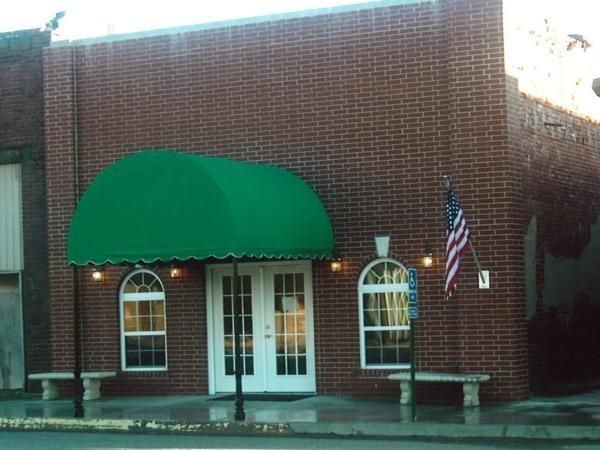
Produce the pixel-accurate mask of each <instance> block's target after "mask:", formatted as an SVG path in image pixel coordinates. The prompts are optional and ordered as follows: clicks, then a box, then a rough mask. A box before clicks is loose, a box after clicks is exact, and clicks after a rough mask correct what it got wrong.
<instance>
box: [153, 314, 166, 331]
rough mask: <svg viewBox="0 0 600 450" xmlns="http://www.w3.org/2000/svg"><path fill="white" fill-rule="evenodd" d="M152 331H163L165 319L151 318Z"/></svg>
mask: <svg viewBox="0 0 600 450" xmlns="http://www.w3.org/2000/svg"><path fill="white" fill-rule="evenodd" d="M152 331H165V318H164V317H153V318H152Z"/></svg>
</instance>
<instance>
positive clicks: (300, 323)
mask: <svg viewBox="0 0 600 450" xmlns="http://www.w3.org/2000/svg"><path fill="white" fill-rule="evenodd" d="M273 286H274V291H275V292H274V294H275V295H274V302H275V304H274V305H273V306H274V309H275V352H276V355H275V359H276V366H277V375H306V373H307V372H306V320H305V319H306V317H305V310H304V274H303V273H287V274H275V275H274V280H273Z"/></svg>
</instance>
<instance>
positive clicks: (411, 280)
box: [408, 267, 418, 292]
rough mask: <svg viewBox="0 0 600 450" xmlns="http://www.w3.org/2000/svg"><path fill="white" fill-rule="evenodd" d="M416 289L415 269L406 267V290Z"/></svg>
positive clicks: (413, 290) (412, 290)
mask: <svg viewBox="0 0 600 450" xmlns="http://www.w3.org/2000/svg"><path fill="white" fill-rule="evenodd" d="M417 289H418V284H417V269H415V268H414V267H411V268H410V269H408V290H409V292H416V291H417Z"/></svg>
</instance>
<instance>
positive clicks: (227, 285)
mask: <svg viewBox="0 0 600 450" xmlns="http://www.w3.org/2000/svg"><path fill="white" fill-rule="evenodd" d="M223 295H231V277H223Z"/></svg>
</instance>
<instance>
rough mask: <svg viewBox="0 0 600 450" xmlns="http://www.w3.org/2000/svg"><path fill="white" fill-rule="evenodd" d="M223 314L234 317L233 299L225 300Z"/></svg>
mask: <svg viewBox="0 0 600 450" xmlns="http://www.w3.org/2000/svg"><path fill="white" fill-rule="evenodd" d="M223 314H225V315H226V316H232V315H233V302H232V299H231V297H228V298H223Z"/></svg>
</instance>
